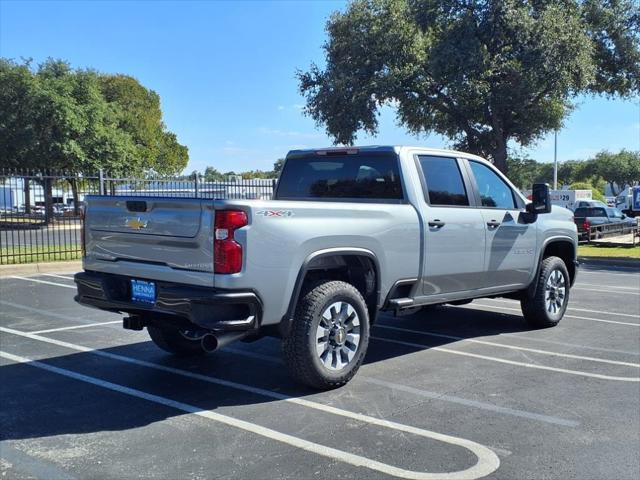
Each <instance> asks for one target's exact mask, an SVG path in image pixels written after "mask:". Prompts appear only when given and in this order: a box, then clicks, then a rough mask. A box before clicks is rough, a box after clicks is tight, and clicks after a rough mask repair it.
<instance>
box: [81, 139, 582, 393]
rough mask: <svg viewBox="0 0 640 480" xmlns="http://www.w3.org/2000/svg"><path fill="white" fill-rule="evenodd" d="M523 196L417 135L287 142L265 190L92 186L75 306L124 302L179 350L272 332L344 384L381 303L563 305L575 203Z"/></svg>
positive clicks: (292, 362)
mask: <svg viewBox="0 0 640 480" xmlns="http://www.w3.org/2000/svg"><path fill="white" fill-rule="evenodd" d="M532 199H533V201H532V202H530V203H528V202H527V201H526V199H525V198H524V197H523V196H522V194H521V193H520V192H519V191H518V189H517V188H515V187H514V186H513V184H512V183H510V182H509V180H508V179H507V178H506V177H505V176H504V175H503V174H502V173H500V172H499V171H498V170H496V169H495V168H494V167H493V165H492V164H491V163H489V162H487V161H485V160H483V159H482V158H479V157H477V156H474V155H470V154H466V153H461V152H454V151H446V150H433V149H426V148H414V147H393V146H389V147H349V148H332V149H320V150H296V151H291V152H289V154H288V155H287V157H286V161H285V164H284V167H283V170H282V172H281V175H280V178H279V180H278V183H277V187H276V191H275V193H274V199H273V200H240V199H236V200H211V199H195V198H194V199H188V198H165V197H113V196H90V197H87V198H86V211H85V224H84V229H83V233H84V251H85V253H84V256H83V267H84V271H83V272H80V273H78V274H77V275H76V276H75V282H76V284H77V288H78V294H77V296H76V300H77V301H78V302H80V303H81V304H84V305H88V306H92V307H96V308H100V309H103V310H108V311H113V312H121V313H123V314H125V315H126V317H125V318H124V321H123V325H124V327H125V328H129V329H134V330H141V329H143V328H147V330H148V332H149V335H150V337H151V339H152V340H153V341H154V342H155V343H156V344H157V345H158V346H159V347H160V348H162V349H164V350H166V351H168V352H171V353H173V354H176V355H203V354H206V353H209V352H212V351H214V350H216V349H218V348H221V347H223V346H224V345H226V344H228V343H230V342H232V341H236V340H240V339H243V340H245V341H251V340H254V339H257V338H260V337H261V336H265V335H269V336H276V337H279V338H281V339H282V344H283V350H284V358H285V363H286V365H287V367H288V368H289V371H290V372H291V374H292V375H293V376H294V377H295V378H296V379H297V380H298V381H300V382H302V383H304V384H306V385H310V386H312V387H315V388H319V389H329V388H334V387H337V386H340V385H343V384H345V383H346V382H348V381H349V380H350V379H351V378H352V377H353V375H355V373H356V371H357V370H358V368H359V366H360V365H361V363H362V361H363V359H364V356H365V353H366V351H367V345H368V342H369V334H370V328H371V325H373V324H374V323H375V321H376V317H377V316H378V313H379V312H381V311H386V312H391V313H396V314H401V313H403V312H407V311H415V310H418V309H420V308H421V307H424V306H428V305H434V304H446V303H452V304H462V303H468V302H470V301H471V300H472V299H474V298H481V297H509V298H514V299H518V300H519V301H520V303H521V306H522V312H523V315H524V318H525V319H526V321H527V322H528V323H529V324H530V325H531V326H532V327H533V328H541V327H551V326H554V325H556V324H557V323H558V322H559V321H560V319H561V318H562V317H563V315H564V312H565V310H566V308H567V304H568V301H569V290H570V287H571V286H572V285H573V283H574V282H575V279H576V273H577V262H576V251H577V232H576V226H575V224H574V223H573V220H572V217H573V213H572V212H571V211H569V210H566V209H564V208H560V207H553V208H552V206H551V200H550V196H549V189H548V186H546V185H534V189H533V195H532Z"/></svg>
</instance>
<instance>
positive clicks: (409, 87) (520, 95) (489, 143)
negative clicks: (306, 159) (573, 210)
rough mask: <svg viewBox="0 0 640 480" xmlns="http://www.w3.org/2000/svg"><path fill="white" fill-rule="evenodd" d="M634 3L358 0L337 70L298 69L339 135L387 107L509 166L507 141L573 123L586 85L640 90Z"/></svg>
mask: <svg viewBox="0 0 640 480" xmlns="http://www.w3.org/2000/svg"><path fill="white" fill-rule="evenodd" d="M639 12H640V6H638V4H637V2H635V1H634V0H607V1H597V0H587V1H580V0H485V1H477V0H356V1H354V2H353V3H351V4H350V5H349V6H348V8H347V10H346V11H345V12H342V13H335V14H333V16H332V17H331V18H330V20H329V22H328V24H327V32H328V37H329V38H328V41H327V43H326V44H325V45H324V50H325V54H326V67H324V69H321V68H320V67H318V66H316V65H312V66H311V68H310V69H309V71H307V72H298V77H299V82H300V91H301V93H302V94H303V95H304V96H305V97H306V108H305V112H306V113H307V114H308V115H310V116H311V117H312V118H313V119H314V120H315V121H316V123H317V124H318V125H323V126H324V127H325V128H326V130H327V133H328V134H329V135H330V136H332V137H333V138H334V141H335V142H336V143H342V144H351V143H353V142H354V141H355V140H356V138H357V133H358V131H360V130H364V131H366V132H368V133H369V134H375V133H376V131H377V127H378V119H377V115H378V112H379V110H380V108H381V107H382V106H384V105H390V104H391V105H394V106H397V119H398V122H399V123H400V124H401V125H404V126H405V127H406V128H407V129H408V130H409V132H411V133H413V134H416V135H418V134H421V133H428V132H436V133H438V134H441V135H445V136H447V137H449V138H451V139H452V140H453V142H454V145H455V146H456V147H457V148H460V149H464V150H468V151H471V152H474V153H477V154H480V155H483V156H486V157H489V158H491V159H492V160H493V161H494V163H495V164H496V166H497V167H498V168H500V169H501V170H502V171H505V172H506V170H507V145H508V144H509V142H515V143H518V144H520V145H521V146H527V145H531V144H532V143H534V142H535V141H536V140H538V139H539V138H540V137H541V136H543V135H544V134H546V133H547V132H549V131H552V130H555V129H558V128H560V127H561V126H562V121H563V119H564V118H566V116H567V115H568V114H569V113H570V112H571V111H572V109H573V108H574V105H573V103H572V101H571V99H572V97H573V96H574V95H575V94H578V93H581V92H593V93H606V94H610V95H613V94H616V95H632V94H634V93H637V92H638V91H639V90H640V61H638V58H640V53H639V52H640V38H639V37H640V36H639V35H638V33H639V26H638V25H639V22H638V19H639V18H640V17H639Z"/></svg>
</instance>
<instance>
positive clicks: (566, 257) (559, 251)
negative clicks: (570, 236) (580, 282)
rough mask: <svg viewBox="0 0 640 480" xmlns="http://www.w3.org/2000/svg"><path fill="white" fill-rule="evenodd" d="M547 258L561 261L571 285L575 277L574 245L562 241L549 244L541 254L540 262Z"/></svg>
mask: <svg viewBox="0 0 640 480" xmlns="http://www.w3.org/2000/svg"><path fill="white" fill-rule="evenodd" d="M547 257H559V258H561V259H562V261H563V262H564V264H565V265H566V266H567V271H568V272H569V277H570V279H571V284H572V285H573V280H574V278H575V277H576V265H575V263H574V260H575V258H576V250H575V246H574V244H573V243H572V242H567V241H564V240H558V241H554V242H551V243H549V244H548V245H547V246H546V247H545V249H544V252H542V258H541V260H544V259H545V258H547Z"/></svg>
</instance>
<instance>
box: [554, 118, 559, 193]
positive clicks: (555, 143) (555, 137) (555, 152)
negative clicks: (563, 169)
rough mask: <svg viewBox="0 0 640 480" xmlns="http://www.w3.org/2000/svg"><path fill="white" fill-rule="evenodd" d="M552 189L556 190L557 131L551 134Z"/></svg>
mask: <svg viewBox="0 0 640 480" xmlns="http://www.w3.org/2000/svg"><path fill="white" fill-rule="evenodd" d="M553 189H554V190H558V130H556V131H555V132H553Z"/></svg>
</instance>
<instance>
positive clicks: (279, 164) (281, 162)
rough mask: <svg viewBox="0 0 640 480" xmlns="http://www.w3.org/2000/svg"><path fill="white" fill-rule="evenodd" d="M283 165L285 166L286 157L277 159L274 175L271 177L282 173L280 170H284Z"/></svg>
mask: <svg viewBox="0 0 640 480" xmlns="http://www.w3.org/2000/svg"><path fill="white" fill-rule="evenodd" d="M283 166H284V158H279V159H278V160H276V161H275V162H274V163H273V177H271V178H277V177H278V175H280V172H281V171H282V167H283Z"/></svg>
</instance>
